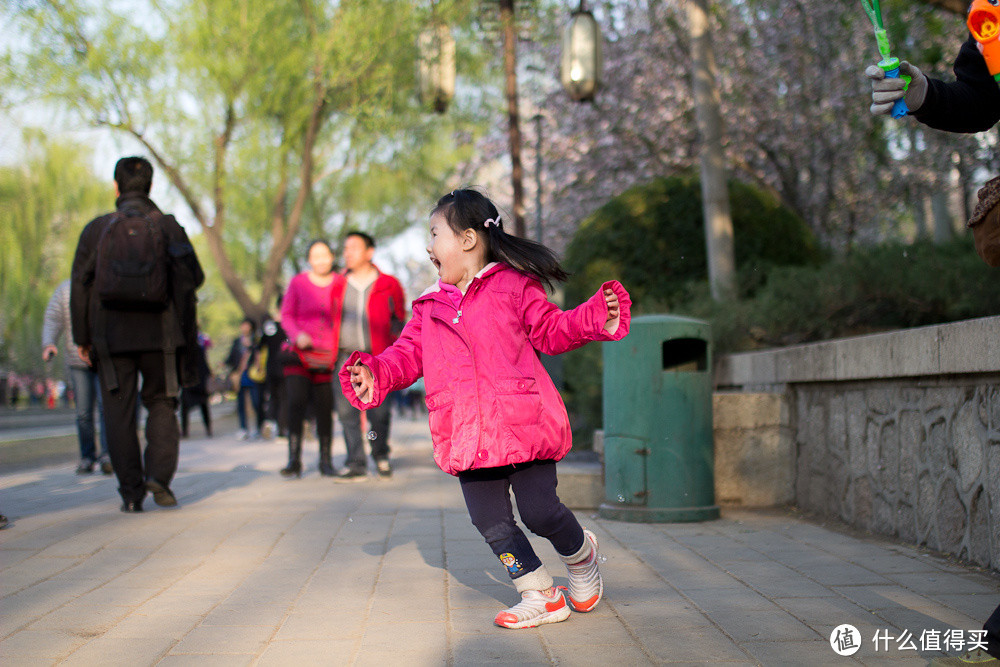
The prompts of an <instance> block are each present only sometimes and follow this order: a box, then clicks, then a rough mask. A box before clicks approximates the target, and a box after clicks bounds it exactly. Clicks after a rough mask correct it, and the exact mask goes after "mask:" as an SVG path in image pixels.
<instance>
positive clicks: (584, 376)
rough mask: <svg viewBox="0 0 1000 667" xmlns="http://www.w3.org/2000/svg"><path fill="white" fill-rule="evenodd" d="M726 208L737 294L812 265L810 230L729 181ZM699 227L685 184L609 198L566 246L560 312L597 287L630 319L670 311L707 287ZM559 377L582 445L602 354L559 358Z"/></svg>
mask: <svg viewBox="0 0 1000 667" xmlns="http://www.w3.org/2000/svg"><path fill="white" fill-rule="evenodd" d="M729 200H730V208H731V210H732V217H733V234H734V236H735V259H736V264H737V269H738V271H739V277H740V280H739V287H740V293H741V294H743V295H745V294H750V293H752V292H753V291H754V290H755V289H757V288H758V287H759V286H760V285H761V284H762V282H763V276H765V275H766V274H767V273H768V270H769V267H772V266H782V265H808V264H815V263H817V262H819V261H820V259H821V257H822V254H821V253H820V251H819V247H818V244H817V242H816V239H815V237H814V236H813V234H812V232H811V231H810V230H809V228H808V226H807V225H806V224H805V222H803V221H802V220H801V219H800V218H799V217H798V216H796V215H795V214H793V213H792V212H791V211H789V210H788V209H787V208H786V207H784V206H782V205H781V203H780V202H779V201H778V200H777V198H776V197H774V196H773V195H771V194H770V193H767V192H763V191H761V190H759V189H757V188H754V187H751V186H749V185H746V184H744V183H740V182H737V181H732V182H730V183H729ZM702 220H703V218H702V205H701V187H700V184H699V180H698V178H696V177H693V176H672V177H668V178H661V179H658V180H656V181H653V182H651V183H648V184H645V185H640V186H637V187H634V188H631V189H630V190H627V191H626V192H624V193H622V194H621V195H620V196H618V197H615V198H614V199H612V200H611V201H610V202H608V203H607V204H606V205H604V206H603V207H601V208H600V209H598V210H597V211H596V212H595V213H594V214H593V215H591V216H590V217H589V218H587V219H586V220H585V221H584V222H583V223H582V224H581V226H580V229H579V230H578V231H577V233H576V235H575V236H574V237H573V240H572V241H571V242H570V245H569V247H568V249H567V251H566V259H565V266H566V269H567V270H568V271H570V272H572V274H573V275H572V277H571V278H570V280H569V281H568V282H567V284H566V303H567V304H568V305H575V304H577V303H580V302H582V301H583V300H585V299H587V298H588V297H590V295H591V294H593V293H594V292H595V291H596V290H597V289H598V288H599V287H600V285H601V283H602V282H604V281H606V280H612V279H617V280H620V281H621V282H622V284H623V285H625V287H626V289H628V290H629V293H630V294H631V295H632V298H633V301H634V310H633V312H635V313H642V312H662V311H665V310H672V309H673V308H674V307H675V306H676V305H677V304H678V303H679V302H680V301H682V300H683V299H684V298H685V297H686V296H687V295H688V292H689V289H690V288H689V285H690V284H691V283H692V282H697V281H704V280H706V279H707V275H706V272H707V266H706V261H705V233H704V224H703V221H702ZM709 301H711V298H710V297H709ZM565 369H566V370H565V379H566V399H567V406H568V408H569V410H570V412H571V416H572V420H573V426H574V433H575V436H574V437H575V439H576V442H577V444H578V445H581V444H585V443H587V442H589V440H590V433H591V431H592V430H593V429H594V428H596V427H597V425H598V424H600V423H601V415H600V411H601V382H600V374H601V353H600V347H599V346H597V345H589V346H584V347H583V348H581V349H580V350H576V351H574V352H571V353H569V354H567V355H566V362H565Z"/></svg>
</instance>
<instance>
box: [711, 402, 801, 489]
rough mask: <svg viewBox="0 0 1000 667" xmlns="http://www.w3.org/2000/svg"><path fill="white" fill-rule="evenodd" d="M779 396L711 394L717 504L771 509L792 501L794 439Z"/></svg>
mask: <svg viewBox="0 0 1000 667" xmlns="http://www.w3.org/2000/svg"><path fill="white" fill-rule="evenodd" d="M789 413H790V411H789V408H788V403H787V401H785V399H784V397H783V396H781V395H780V394H766V393H739V392H716V393H715V394H714V395H713V396H712V434H713V439H714V441H715V502H716V503H718V504H719V505H728V506H741V507H773V506H776V505H787V504H789V503H791V502H794V500H795V496H794V490H795V439H794V433H793V432H792V429H791V423H790V421H789Z"/></svg>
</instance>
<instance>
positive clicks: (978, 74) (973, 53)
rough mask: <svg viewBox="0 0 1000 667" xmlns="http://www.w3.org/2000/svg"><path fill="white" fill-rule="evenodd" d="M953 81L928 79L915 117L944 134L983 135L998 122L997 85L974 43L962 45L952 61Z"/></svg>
mask: <svg viewBox="0 0 1000 667" xmlns="http://www.w3.org/2000/svg"><path fill="white" fill-rule="evenodd" d="M954 70H955V81H952V82H950V83H945V82H944V81H940V80H938V79H932V78H930V77H927V97H925V98H924V103H923V104H922V105H920V110H919V111H917V112H916V113H915V114H913V116H914V118H916V119H917V120H918V121H920V122H921V123H923V124H924V125H928V126H930V127H933V128H934V129H936V130H945V131H947V132H968V133H971V132H983V131H985V130H988V129H990V128H991V127H993V126H994V125H995V124H996V123H997V121H1000V86H998V85H997V82H996V81H995V80H994V79H993V77H992V76H990V71H989V70H988V69H987V68H986V61H985V60H983V56H982V54H981V53H979V49H977V48H976V40H975V39H974V38H973V37H972V35H969V39H968V40H966V42H965V43H964V44H962V48H961V49H959V51H958V57H956V58H955V66H954Z"/></svg>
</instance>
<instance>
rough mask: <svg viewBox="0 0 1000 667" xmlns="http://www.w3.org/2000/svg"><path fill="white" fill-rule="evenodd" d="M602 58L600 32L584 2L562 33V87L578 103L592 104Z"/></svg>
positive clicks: (572, 15)
mask: <svg viewBox="0 0 1000 667" xmlns="http://www.w3.org/2000/svg"><path fill="white" fill-rule="evenodd" d="M603 67H604V55H603V52H602V49H601V31H600V29H599V28H598V26H597V21H596V20H595V19H594V15H593V14H591V13H590V11H588V10H587V8H586V2H585V0H580V7H579V9H577V10H576V11H575V12H573V13H572V14H571V15H570V19H569V23H568V24H567V25H566V30H565V31H564V32H563V40H562V63H561V79H562V85H563V88H565V89H566V92H567V93H569V96H570V97H571V98H573V99H574V100H576V101H578V102H589V101H593V99H594V96H595V95H596V94H597V91H598V90H599V89H600V87H601V76H602V71H601V70H602V69H603Z"/></svg>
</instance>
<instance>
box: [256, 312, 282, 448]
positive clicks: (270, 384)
mask: <svg viewBox="0 0 1000 667" xmlns="http://www.w3.org/2000/svg"><path fill="white" fill-rule="evenodd" d="M281 302H282V297H280V296H279V297H278V301H277V303H276V304H275V305H276V306H277V308H278V311H279V314H278V315H277V316H276V317H268V318H267V319H265V320H264V323H263V324H261V325H260V340H259V341H258V343H257V347H258V350H259V351H260V353H262V354H266V356H267V359H266V361H265V363H264V384H263V387H262V389H263V392H262V394H263V403H264V418H265V423H266V424H268V425H269V426H270V428H269V429H268V430H269V437H274V436H275V435H277V436H279V437H282V438H284V437H286V436H287V435H288V405H287V401H286V400H285V368H284V364H283V363H282V360H281V349H282V347H284V346H286V344H287V343H288V336H287V335H285V330H284V329H283V328H282V326H281V314H280V311H281Z"/></svg>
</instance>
